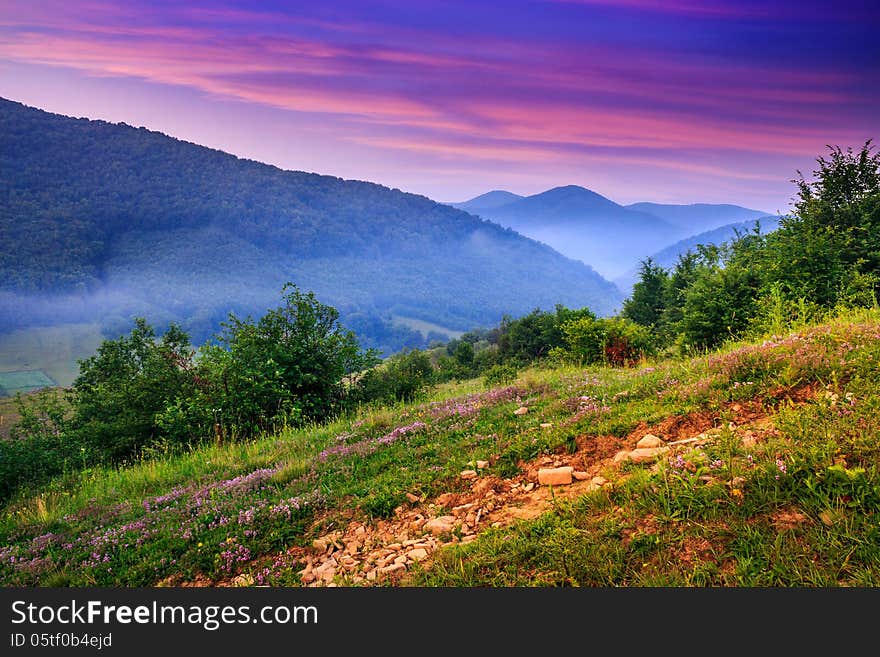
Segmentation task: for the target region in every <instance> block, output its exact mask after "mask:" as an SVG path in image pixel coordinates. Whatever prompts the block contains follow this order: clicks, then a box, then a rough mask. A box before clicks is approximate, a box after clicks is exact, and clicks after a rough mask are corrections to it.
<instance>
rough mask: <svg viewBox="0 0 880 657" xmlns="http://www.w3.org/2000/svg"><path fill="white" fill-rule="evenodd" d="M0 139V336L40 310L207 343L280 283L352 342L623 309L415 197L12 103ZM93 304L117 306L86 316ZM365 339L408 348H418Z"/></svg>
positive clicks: (549, 253)
mask: <svg viewBox="0 0 880 657" xmlns="http://www.w3.org/2000/svg"><path fill="white" fill-rule="evenodd" d="M0 127H2V131H0V135H2V136H0V146H2V148H0V175H2V178H3V179H4V180H6V181H8V183H9V184H8V185H7V186H6V190H5V193H4V196H3V203H2V210H3V214H2V217H0V238H2V239H3V240H4V241H5V243H8V244H16V245H17V248H16V249H10V250H8V251H6V252H4V253H2V254H0V275H2V276H3V283H2V284H0V319H3V320H4V321H2V322H0V324H2V326H0V329H6V330H9V329H11V328H16V327H22V326H27V325H28V322H29V321H30V320H34V321H39V322H44V323H45V322H46V321H52V320H53V318H52V317H51V310H49V311H47V312H45V313H43V314H42V315H40V316H39V317H28V316H27V314H28V312H29V309H30V307H29V306H27V305H24V306H23V305H22V303H25V304H27V303H28V302H29V301H28V300H29V299H30V300H34V307H36V305H37V304H36V300H38V299H42V298H43V296H44V295H45V294H47V293H50V294H51V295H59V294H60V295H62V296H64V295H68V296H72V297H73V298H77V297H79V298H81V299H82V300H83V303H81V304H80V305H81V310H80V311H79V312H80V315H82V314H85V315H93V314H95V313H98V314H99V315H100V316H101V319H102V321H104V322H105V324H108V325H110V329H112V330H117V329H119V328H121V327H122V326H123V325H124V324H126V323H127V322H130V321H131V318H132V316H133V315H134V314H139V313H145V314H148V315H149V316H150V317H153V318H155V319H156V321H158V322H159V323H164V322H170V321H179V320H183V323H184V325H185V327H186V328H188V329H189V330H192V331H193V332H194V333H195V334H196V335H197V336H198V337H200V338H204V337H206V336H208V335H210V334H211V333H212V332H213V331H214V330H216V327H217V326H218V324H219V322H220V321H222V320H223V319H224V318H225V317H226V315H227V314H228V312H229V311H234V312H236V313H239V314H248V313H253V314H262V311H264V310H265V309H266V308H267V307H271V306H272V305H274V302H275V301H276V300H277V298H278V294H279V291H280V289H281V286H282V285H283V284H284V283H285V282H287V281H288V280H291V281H292V282H294V283H296V284H298V285H299V286H300V287H303V288H308V289H313V290H314V291H315V292H316V294H318V295H319V298H321V299H322V301H324V302H325V303H329V304H331V305H334V306H336V307H337V308H339V309H340V311H341V313H342V314H343V316H344V317H345V318H347V319H349V320H351V323H352V328H353V329H355V330H356V332H357V331H358V329H360V330H361V332H369V331H372V332H373V333H382V332H383V331H384V332H385V333H389V331H391V332H393V331H392V327H391V326H388V325H387V324H388V321H389V317H390V316H392V315H401V316H407V317H413V318H416V319H421V320H425V321H432V322H435V323H437V324H440V325H444V326H447V327H449V328H450V329H461V330H467V329H470V328H473V327H475V326H479V325H490V324H493V323H495V322H497V321H498V320H499V319H500V317H501V316H502V315H503V314H505V313H510V314H525V313H526V312H529V311H530V310H532V309H534V307H544V308H552V307H553V305H554V304H556V303H561V304H563V305H566V306H569V307H583V306H588V307H590V308H591V309H593V310H594V311H595V312H598V313H599V314H607V313H610V312H611V311H612V310H614V309H615V308H616V307H617V305H618V304H619V303H620V301H621V300H622V299H621V295H620V293H619V291H618V290H617V288H616V287H615V286H614V285H613V284H612V283H611V282H610V281H607V280H605V279H603V278H602V277H601V276H600V275H599V274H597V273H596V272H595V271H594V270H593V269H592V268H591V267H590V266H588V265H585V264H584V263H581V262H576V261H574V260H572V259H570V258H566V257H564V256H563V255H560V254H559V253H557V252H555V251H553V250H552V249H551V248H549V247H548V246H546V245H542V244H539V243H537V242H535V241H534V240H531V239H528V238H526V237H524V236H522V235H519V234H517V233H516V232H514V231H512V230H508V229H506V228H503V227H501V226H499V225H497V224H495V223H493V222H491V221H487V220H483V219H479V218H477V217H475V216H474V215H472V214H469V213H466V212H464V211H461V210H458V209H456V208H452V207H449V206H447V205H443V204H440V203H437V202H435V201H433V200H431V199H429V198H427V197H425V196H421V195H417V194H411V193H407V192H402V191H400V190H397V189H391V188H389V187H385V186H382V185H379V184H376V183H371V182H367V181H357V180H351V181H349V180H343V179H341V178H337V177H334V176H326V175H322V174H318V173H311V172H303V171H287V170H283V169H281V168H279V167H277V166H274V165H269V164H264V163H261V162H257V161H255V160H250V159H246V158H239V157H238V156H236V155H233V154H229V153H225V152H224V151H220V150H217V149H212V148H208V147H205V146H201V145H199V144H194V143H192V142H187V141H185V140H181V139H177V138H174V137H170V136H167V135H164V134H162V133H160V132H157V131H152V130H148V129H146V128H143V127H141V128H135V127H133V126H129V125H128V124H124V123H118V124H113V123H109V122H106V121H93V120H90V119H84V118H72V117H65V116H63V115H59V114H52V113H49V112H44V111H43V110H40V109H37V108H31V107H28V106H26V105H24V104H22V103H18V102H16V101H11V100H7V99H2V100H0ZM229 272H233V274H234V275H233V276H230V275H229ZM97 293H102V294H104V298H105V299H107V298H109V297H112V296H114V295H116V297H119V298H120V299H122V301H121V302H114V303H110V302H109V301H108V302H107V304H108V306H109V307H104V306H100V305H96V304H94V303H92V300H93V299H94V298H95V297H94V295H96V294H97ZM111 293H112V294H111ZM74 305H75V304H74ZM22 309H24V313H22V312H21V311H22ZM74 314H76V313H74ZM74 319H76V318H74ZM377 321H378V322H379V323H380V324H382V327H383V328H376V326H378V325H376V322H377ZM371 326H372V327H373V329H371V328H370V327H371ZM110 329H108V330H110ZM374 329H375V330H374ZM395 330H396V329H395ZM373 338H374V339H373V343H374V344H377V345H378V346H384V347H386V348H387V349H386V350H389V349H391V348H396V349H399V348H402V347H404V346H418V345H416V344H413V340H414V338H413V336H412V334H411V333H409V334H401V335H390V334H389V335H385V336H382V335H374V336H373ZM383 343H384V345H383Z"/></svg>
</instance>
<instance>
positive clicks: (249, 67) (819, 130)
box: [0, 0, 880, 212]
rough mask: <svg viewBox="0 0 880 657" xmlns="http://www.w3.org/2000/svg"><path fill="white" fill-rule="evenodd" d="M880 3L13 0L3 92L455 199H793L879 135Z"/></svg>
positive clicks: (3, 45) (0, 60) (3, 37)
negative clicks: (839, 155)
mask: <svg viewBox="0 0 880 657" xmlns="http://www.w3.org/2000/svg"><path fill="white" fill-rule="evenodd" d="M878 33H880V8H878V2H877V0H863V1H860V2H859V1H851V0H835V2H827V1H826V0H800V1H799V2H779V1H778V0H747V1H733V0H705V1H698V0H542V1H535V2H532V1H530V2H524V1H521V0H504V1H503V2H501V1H498V0H495V1H492V2H484V1H482V0H467V1H457V0H426V1H421V0H420V1H418V2H416V1H414V0H408V1H405V2H397V1H393V0H387V1H386V0H379V1H374V0H360V1H357V2H338V1H335V0H324V1H323V2H309V3H306V2H271V1H270V2H259V3H256V2H236V1H234V0H221V1H213V2H186V1H185V0H179V1H177V0H175V1H169V0H144V1H140V0H138V1H133V2H119V1H109V0H42V1H40V2H34V1H33V0H0V96H2V97H4V98H8V99H11V100H15V101H19V102H22V103H24V104H26V105H30V106H33V107H39V108H40V109H44V110H48V111H51V112H57V113H59V114H65V115H68V116H76V117H88V118H92V119H103V120H107V121H112V122H125V123H127V124H129V125H135V126H144V127H147V128H149V129H151V130H158V131H160V132H163V133H165V134H169V135H171V136H174V137H177V138H179V139H184V140H186V141H191V142H195V143H199V144H203V145H206V146H210V147H212V148H218V149H221V150H224V151H227V152H230V153H234V154H235V155H238V156H239V157H246V158H251V159H255V160H259V161H262V162H267V163H270V164H274V165H276V166H279V167H282V168H284V169H292V170H300V171H312V172H316V173H322V174H329V175H334V176H339V177H342V178H347V179H357V180H368V181H372V182H377V183H381V184H383V185H387V186H389V187H392V188H398V189H401V190H403V191H407V192H414V193H417V194H424V195H425V196H428V197H430V198H433V199H435V200H439V201H445V202H455V201H464V200H466V199H469V198H471V197H473V196H476V195H478V194H481V193H483V192H486V191H489V190H492V189H506V190H509V191H512V192H515V193H518V194H523V195H528V194H535V193H538V192H541V191H544V190H546V189H549V188H551V187H556V186H560V185H582V186H584V187H588V188H590V189H592V190H594V191H596V192H598V193H600V194H603V195H605V196H607V197H609V198H611V199H612V200H614V201H617V202H618V203H624V204H626V203H634V202H638V201H655V202H662V203H697V202H706V203H735V204H738V205H745V206H747V207H750V208H754V209H759V210H763V211H767V212H785V211H787V210H789V209H790V207H791V201H792V198H793V196H794V194H795V186H794V184H793V183H792V179H793V178H795V177H797V172H798V170H800V171H802V172H803V173H804V175H805V176H806V177H808V178H809V177H810V174H811V172H812V171H813V169H814V168H815V164H816V162H815V160H816V158H817V157H819V156H821V155H824V154H826V153H827V152H828V148H827V147H828V145H837V146H841V147H843V148H847V147H852V148H853V149H854V150H857V149H858V148H860V147H861V146H862V145H863V144H864V143H865V141H866V140H868V139H875V140H878V141H880V39H878V38H877V34H878Z"/></svg>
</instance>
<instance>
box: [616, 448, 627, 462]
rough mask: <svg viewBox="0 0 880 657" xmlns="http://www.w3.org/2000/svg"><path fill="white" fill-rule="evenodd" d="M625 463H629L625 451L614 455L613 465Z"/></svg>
mask: <svg viewBox="0 0 880 657" xmlns="http://www.w3.org/2000/svg"><path fill="white" fill-rule="evenodd" d="M627 461H629V452H628V451H626V450H625V449H623V450H621V451H619V452H617V454H615V455H614V459H613V463H615V464H617V463H626V462H627Z"/></svg>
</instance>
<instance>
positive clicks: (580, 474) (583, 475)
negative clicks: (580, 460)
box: [571, 470, 590, 481]
mask: <svg viewBox="0 0 880 657" xmlns="http://www.w3.org/2000/svg"><path fill="white" fill-rule="evenodd" d="M571 476H572V477H574V478H575V479H577V480H578V481H586V480H587V479H589V478H590V475H589V474H588V473H586V472H582V471H580V470H575V471H573V472H572V473H571Z"/></svg>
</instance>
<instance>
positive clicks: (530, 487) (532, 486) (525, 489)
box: [523, 481, 535, 493]
mask: <svg viewBox="0 0 880 657" xmlns="http://www.w3.org/2000/svg"><path fill="white" fill-rule="evenodd" d="M534 487H535V484H533V483H532V482H531V481H530V482H529V483H527V484H526V485H525V486H523V490H524V491H525V492H527V493H530V492H531V491H532V489H533V488H534Z"/></svg>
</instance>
